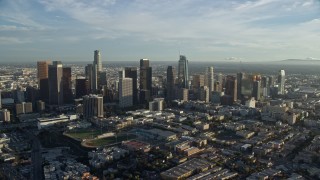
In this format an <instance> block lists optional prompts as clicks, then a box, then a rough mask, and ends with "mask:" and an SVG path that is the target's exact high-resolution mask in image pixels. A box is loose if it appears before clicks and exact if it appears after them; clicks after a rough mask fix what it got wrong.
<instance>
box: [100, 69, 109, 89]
mask: <svg viewBox="0 0 320 180" xmlns="http://www.w3.org/2000/svg"><path fill="white" fill-rule="evenodd" d="M98 80H99V82H98V84H99V86H106V85H107V72H106V71H101V72H99V78H98Z"/></svg>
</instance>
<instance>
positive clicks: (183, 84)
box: [178, 55, 189, 89]
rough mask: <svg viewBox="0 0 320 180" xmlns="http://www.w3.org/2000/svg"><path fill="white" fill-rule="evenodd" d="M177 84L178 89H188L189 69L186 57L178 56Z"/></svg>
mask: <svg viewBox="0 0 320 180" xmlns="http://www.w3.org/2000/svg"><path fill="white" fill-rule="evenodd" d="M178 82H179V86H180V88H186V89H189V67H188V60H187V58H186V56H184V55H180V59H179V64H178Z"/></svg>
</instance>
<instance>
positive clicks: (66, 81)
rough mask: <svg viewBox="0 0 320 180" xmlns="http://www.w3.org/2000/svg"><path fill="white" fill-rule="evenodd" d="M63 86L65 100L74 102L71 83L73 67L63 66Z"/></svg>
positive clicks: (65, 101)
mask: <svg viewBox="0 0 320 180" xmlns="http://www.w3.org/2000/svg"><path fill="white" fill-rule="evenodd" d="M62 88H63V102H64V103H69V104H70V103H72V102H73V94H72V84H71V67H63V68H62Z"/></svg>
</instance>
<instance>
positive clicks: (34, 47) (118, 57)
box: [0, 0, 320, 62]
mask: <svg viewBox="0 0 320 180" xmlns="http://www.w3.org/2000/svg"><path fill="white" fill-rule="evenodd" d="M96 49H98V50H100V52H101V56H102V60H103V61H138V60H139V59H141V58H149V59H150V60H151V61H152V60H154V61H178V57H179V54H180V53H181V54H184V55H186V56H187V58H188V59H189V61H221V60H222V61H224V60H225V61H228V60H234V61H276V60H284V59H320V0H250V1H246V0H0V61H2V62H7V61H16V62H19V61H21V62H30V61H38V60H46V59H50V60H61V61H63V62H71V61H93V51H94V50H96Z"/></svg>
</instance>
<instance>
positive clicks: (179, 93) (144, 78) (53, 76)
mask: <svg viewBox="0 0 320 180" xmlns="http://www.w3.org/2000/svg"><path fill="white" fill-rule="evenodd" d="M188 63H189V61H188V59H187V57H186V56H184V55H180V56H179V60H178V64H177V70H176V68H175V67H174V66H168V67H167V70H166V81H164V79H163V78H162V77H157V76H155V77H154V78H155V79H157V78H158V80H159V82H165V83H163V87H164V88H163V91H162V89H160V90H161V91H159V87H157V86H158V85H159V84H153V83H155V82H153V77H152V67H151V66H150V60H149V59H140V61H139V67H124V68H123V70H122V71H120V72H119V77H118V81H117V82H115V83H114V84H107V76H106V71H104V70H103V68H102V61H101V54H100V51H98V50H95V51H94V56H93V62H92V64H88V65H87V66H86V67H85V77H77V78H76V79H75V85H74V87H75V91H72V87H73V86H72V82H71V79H72V78H71V77H72V72H71V68H70V67H63V65H62V63H61V62H60V61H53V62H51V61H40V62H38V64H37V66H38V83H39V87H40V91H39V92H40V95H39V99H40V100H42V101H43V102H46V103H47V104H48V105H52V106H60V105H63V104H70V103H73V100H74V98H84V97H85V98H86V103H87V102H88V98H89V100H90V99H94V98H98V99H99V101H98V102H99V105H95V106H96V107H99V108H101V107H103V102H117V103H118V105H119V107H120V108H127V107H132V106H136V105H145V106H148V105H149V102H151V101H152V100H153V99H154V98H159V97H160V98H161V97H165V101H166V104H167V105H169V106H170V105H172V103H173V102H174V100H181V101H188V100H200V101H203V102H207V103H209V102H211V103H221V104H226V105H230V104H233V103H234V102H237V101H238V102H240V103H242V104H245V102H246V101H248V100H252V98H254V100H261V98H265V97H269V96H270V95H273V94H274V93H275V92H276V93H277V94H279V95H284V94H285V71H284V70H280V71H279V74H278V81H277V83H275V82H274V78H273V77H272V76H261V75H259V74H246V73H242V72H240V73H237V74H236V76H234V75H227V76H223V75H222V74H221V73H218V74H216V75H215V74H214V72H215V69H214V67H213V66H209V67H206V68H205V69H204V73H200V74H193V75H192V76H189V64H188ZM161 86H162V85H161ZM158 91H159V92H160V94H158V93H159V92H158ZM30 93H31V94H32V89H31V91H30ZM161 93H162V94H161ZM18 94H19V92H17V99H18V100H19V98H18V97H19V96H18ZM90 94H91V95H90ZM88 95H89V96H88ZM101 98H102V100H101ZM19 101H21V102H23V100H19ZM90 101H91V100H90ZM90 104H92V103H89V105H90ZM89 105H88V103H87V105H83V107H84V112H88V113H89V115H88V116H86V117H93V116H95V117H101V114H99V113H98V114H99V115H97V113H92V111H91V110H88V109H86V108H88V107H89ZM102 111H103V108H102V110H101V111H100V110H99V112H102ZM91 114H94V115H91Z"/></svg>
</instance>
